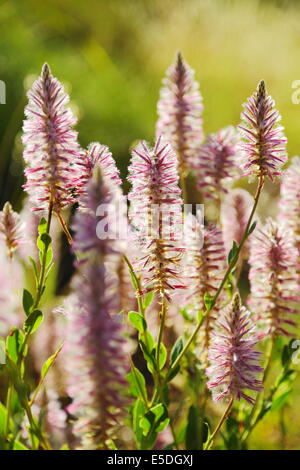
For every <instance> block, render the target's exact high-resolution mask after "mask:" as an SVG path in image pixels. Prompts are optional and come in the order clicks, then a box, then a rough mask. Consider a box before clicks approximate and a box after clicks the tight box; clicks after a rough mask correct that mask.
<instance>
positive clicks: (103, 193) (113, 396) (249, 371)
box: [0, 55, 300, 448]
mask: <svg viewBox="0 0 300 470" xmlns="http://www.w3.org/2000/svg"><path fill="white" fill-rule="evenodd" d="M28 97H29V104H28V106H27V107H26V120H25V122H24V127H23V143H24V160H25V163H26V169H25V175H26V183H25V185H24V189H25V191H26V192H27V193H28V195H29V199H30V203H31V208H32V210H33V211H40V212H41V213H43V212H45V213H46V212H47V211H48V210H49V206H51V208H52V210H53V211H54V213H55V214H56V215H57V216H58V217H59V219H60V220H62V216H61V213H62V211H63V210H64V209H65V208H66V207H68V206H70V205H72V204H74V203H76V204H77V208H76V215H75V216H74V221H73V224H72V231H73V232H74V242H73V251H74V253H75V255H76V258H77V261H76V270H77V273H76V275H75V276H74V279H73V281H72V284H71V290H72V292H71V294H70V299H69V301H68V303H67V307H66V309H65V312H66V316H67V320H68V327H67V332H66V359H67V367H66V369H67V377H68V380H67V381H68V384H67V391H68V395H69V397H71V399H72V404H71V405H70V406H69V407H68V413H70V414H71V415H72V416H73V417H76V418H77V421H76V426H75V431H76V434H77V435H79V436H80V437H81V440H82V445H83V446H84V447H85V448H86V447H96V448H97V447H99V445H104V444H103V443H105V442H106V441H107V440H108V439H109V438H110V436H112V435H113V432H114V430H115V428H116V426H117V425H118V423H119V419H120V416H121V415H122V410H124V408H125V407H126V397H125V389H126V382H125V379H124V377H125V374H126V371H127V369H128V364H129V359H128V354H129V349H128V347H127V346H126V341H125V339H124V331H123V330H124V326H123V322H122V318H121V316H120V315H119V314H120V312H124V311H126V312H128V310H129V309H130V308H133V307H130V305H134V303H135V298H134V295H132V296H130V295H128V292H129V290H130V288H129V287H128V286H129V285H130V281H129V278H128V273H127V272H126V269H124V266H125V265H124V258H123V255H124V254H126V255H127V256H128V257H129V258H130V259H131V260H132V263H133V266H134V268H135V269H136V271H137V272H138V274H139V276H140V279H141V289H140V291H139V292H138V295H144V294H147V293H148V292H151V291H153V292H154V293H156V295H157V301H158V305H160V304H162V305H163V306H164V308H165V309H166V310H168V309H169V308H170V306H174V305H175V307H176V302H178V304H180V306H182V304H185V305H191V306H192V308H193V309H194V311H195V312H196V311H197V312H198V311H199V310H202V311H205V309H206V302H205V298H206V297H207V295H209V297H210V298H211V299H214V298H215V302H214V305H213V308H212V309H211V310H209V312H208V315H207V316H206V318H205V322H204V325H203V326H202V336H201V335H200V336H201V338H202V339H201V341H200V343H201V344H200V346H201V348H202V349H203V352H204V353H205V360H204V361H203V362H204V364H205V365H204V367H205V369H206V374H207V376H208V384H207V386H208V388H209V389H211V390H212V391H213V397H214V398H215V399H216V400H220V399H223V398H224V397H225V398H227V399H240V398H244V399H245V400H246V401H247V402H249V403H253V402H254V399H253V396H251V393H250V395H248V394H247V393H246V392H245V391H246V390H250V392H251V391H252V392H253V391H260V390H261V388H262V382H261V379H260V373H261V372H262V368H261V366H260V365H259V357H260V353H258V352H257V351H255V345H256V344H257V343H258V341H259V340H261V339H263V338H265V337H268V336H271V335H272V336H277V335H292V334H293V327H294V326H295V325H296V322H295V316H296V315H297V314H298V310H297V308H296V306H297V302H299V295H298V294H297V291H298V290H299V289H298V286H299V280H300V272H299V266H300V262H299V261H300V208H299V207H300V206H299V198H300V160H299V159H298V158H295V159H294V160H293V162H292V164H291V166H290V167H289V169H288V170H287V171H286V172H285V173H284V175H283V180H282V186H281V200H280V214H279V216H278V220H277V221H276V220H271V219H268V220H267V221H266V222H265V225H263V224H261V223H260V222H259V224H258V228H256V230H255V233H253V234H251V235H250V236H249V237H248V238H247V239H246V240H244V238H245V230H247V223H248V221H249V218H250V216H251V215H253V211H252V208H253V206H254V203H255V201H256V202H257V197H256V199H255V200H254V198H253V197H252V196H251V195H250V194H249V193H248V192H247V191H246V190H245V189H240V188H234V189H233V188H232V184H233V183H235V182H236V181H237V180H238V179H239V178H240V177H241V176H244V175H252V177H253V178H257V179H258V181H259V184H260V187H262V185H263V183H264V181H265V179H266V178H269V179H271V180H273V178H274V177H275V176H278V175H280V174H281V167H282V165H283V164H284V163H285V162H286V161H287V153H286V138H285V136H284V134H283V128H282V127H281V126H280V125H279V121H280V116H279V113H278V111H277V110H276V109H275V107H274V101H273V100H272V98H271V97H270V96H269V95H268V93H267V91H266V87H265V84H264V82H263V81H261V82H260V83H259V85H258V88H257V90H256V91H255V92H254V93H253V95H252V96H251V97H250V98H249V99H248V100H247V102H246V103H245V105H244V111H243V112H242V115H241V118H242V123H241V124H240V125H239V126H238V127H237V128H234V127H232V126H228V127H226V128H224V129H221V130H219V131H217V132H216V133H214V134H210V135H208V136H207V137H206V138H205V137H204V132H203V128H202V117H201V115H202V111H203V104H202V97H201V93H200V90H199V85H198V84H197V82H196V81H195V79H194V72H193V71H192V70H191V69H190V67H189V66H188V64H187V63H186V62H185V61H184V60H183V58H182V57H181V55H178V57H177V60H176V62H175V64H174V65H173V66H172V67H171V68H170V69H169V70H168V72H167V78H166V79H165V81H164V85H163V88H162V90H161V96H160V100H159V103H158V115H159V119H158V122H157V127H156V134H157V139H156V142H155V145H154V147H150V146H149V145H148V144H147V143H146V142H142V143H140V144H139V145H138V146H137V147H136V148H135V149H134V150H133V152H132V160H131V164H130V166H129V176H128V180H129V182H130V183H131V190H130V193H129V201H130V210H129V215H128V216H129V221H130V227H131V233H130V238H129V240H127V243H126V242H125V241H122V242H121V241H119V240H116V239H115V238H114V236H113V234H112V236H110V237H109V236H108V237H107V238H106V239H105V240H104V239H101V238H99V237H97V223H98V222H99V217H98V216H97V208H98V207H99V206H100V205H101V204H117V203H118V201H120V200H121V199H122V197H123V196H122V189H121V183H122V182H121V179H120V176H119V171H118V169H117V166H116V163H115V161H114V159H113V157H112V154H111V153H110V151H109V149H108V147H106V146H104V145H100V144H98V143H92V144H90V145H89V147H88V149H87V150H82V149H81V148H80V146H79V144H78V140H77V134H76V132H75V131H74V130H73V126H74V124H75V123H76V119H75V117H74V116H73V114H72V112H71V110H70V109H69V108H68V107H67V103H68V96H67V94H66V93H65V91H64V90H63V87H62V85H61V84H60V83H59V82H58V80H57V79H56V78H54V77H53V76H52V74H51V72H50V70H49V67H48V66H47V65H45V66H44V67H43V70H42V73H41V76H40V77H39V78H38V79H37V80H36V82H35V83H34V85H33V86H32V89H31V90H30V92H29V94H28ZM188 172H192V173H193V175H194V177H195V179H196V183H197V186H198V189H199V193H200V194H201V196H202V200H203V201H206V200H207V199H210V200H213V201H217V202H218V205H219V207H220V208H221V210H220V214H221V215H220V217H219V219H220V220H217V221H214V223H213V224H208V225H206V226H205V227H202V226H201V225H199V223H197V221H196V220H195V218H194V216H191V218H190V221H189V224H190V229H189V230H188V232H187V234H186V238H185V239H184V241H182V240H179V237H178V236H177V231H178V227H179V225H180V223H181V219H182V204H183V202H188V201H186V200H185V201H183V200H182V197H181V193H182V187H181V188H180V185H181V186H183V185H184V179H185V177H186V175H187V173H188ZM153 207H155V208H156V210H155V211H153ZM166 208H167V209H168V210H167V211H166ZM166 214H167V216H166ZM124 217H125V216H124ZM166 217H167V219H168V220H167V222H168V232H166V231H165V230H164V228H165V224H166ZM217 218H218V217H217ZM124 223H125V220H124ZM112 225H113V224H112ZM154 225H155V230H150V231H149V227H152V226H154ZM195 233H196V235H197V236H196V237H195ZM0 234H1V236H2V238H3V239H4V241H5V243H6V246H7V251H8V255H9V257H10V258H12V256H13V253H14V251H15V250H16V249H17V248H18V247H19V245H20V244H22V243H24V234H23V229H22V220H21V218H20V216H19V215H18V214H17V213H15V212H14V211H13V209H12V207H11V205H10V204H9V203H7V204H6V205H5V206H4V208H3V211H2V212H1V213H0ZM197 238H198V239H199V243H198V242H197ZM202 238H203V240H204V243H203V244H202V243H201V244H200V240H201V239H202ZM233 241H234V242H235V243H236V244H237V245H239V244H240V243H243V247H242V249H241V250H240V258H239V262H238V265H237V273H238V274H239V273H240V272H241V270H242V263H243V260H245V259H248V258H249V264H250V274H249V279H250V284H251V294H250V297H249V299H248V300H247V303H248V308H249V309H250V311H251V313H250V311H248V310H247V309H246V307H244V306H242V305H241V300H240V296H239V294H238V293H235V294H234V296H233V299H232V300H230V298H229V297H228V296H227V294H225V293H224V292H219V289H218V288H219V286H220V283H221V282H222V279H223V277H224V274H225V272H226V267H227V265H226V253H227V254H228V252H229V251H230V249H231V247H232V243H233ZM244 242H245V243H244ZM200 245H201V246H200ZM178 292H181V294H180V296H179V297H180V302H179V300H178V295H177V294H178ZM219 294H220V295H219ZM214 296H216V297H214ZM183 299H184V300H183ZM0 302H1V298H0ZM177 314H178V315H180V313H179V309H178V313H177Z"/></svg>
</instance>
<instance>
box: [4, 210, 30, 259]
mask: <svg viewBox="0 0 300 470" xmlns="http://www.w3.org/2000/svg"><path fill="white" fill-rule="evenodd" d="M24 228H25V224H24V223H23V222H22V221H21V218H20V215H19V214H18V213H17V212H14V210H13V208H12V206H11V204H10V203H9V202H6V203H5V204H4V206H3V209H2V211H1V212H0V237H1V238H2V239H3V240H4V241H5V244H6V248H7V255H8V257H9V258H10V259H11V258H12V257H13V253H14V252H15V251H16V249H17V248H18V247H19V246H20V245H21V244H23V243H24V242H25V239H24Z"/></svg>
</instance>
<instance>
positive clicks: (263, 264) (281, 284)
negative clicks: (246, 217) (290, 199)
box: [249, 219, 300, 336]
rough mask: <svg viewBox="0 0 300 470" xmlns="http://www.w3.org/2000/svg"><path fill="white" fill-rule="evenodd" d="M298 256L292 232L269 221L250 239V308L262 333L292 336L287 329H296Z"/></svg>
mask: <svg viewBox="0 0 300 470" xmlns="http://www.w3.org/2000/svg"><path fill="white" fill-rule="evenodd" d="M297 257H298V251H297V248H296V247H295V245H294V240H293V236H292V233H291V232H289V231H287V230H285V229H284V227H283V226H281V225H279V224H277V223H275V222H273V221H272V220H271V219H268V220H267V223H266V226H265V227H264V229H263V230H261V231H259V232H258V234H253V237H252V238H251V246H250V259H249V263H250V273H249V279H250V283H251V295H250V300H249V306H250V307H251V310H252V311H253V313H254V314H255V315H256V317H257V320H258V324H259V326H261V327H263V333H264V334H273V335H280V334H282V335H286V336H291V333H290V332H289V331H288V330H286V327H287V326H290V327H295V326H296V322H295V321H294V319H292V318H291V317H293V316H295V315H296V314H298V313H299V310H298V309H297V308H296V305H297V303H299V300H300V299H299V294H298V277H297V273H296V268H297Z"/></svg>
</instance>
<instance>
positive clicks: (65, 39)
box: [0, 0, 300, 449]
mask: <svg viewBox="0 0 300 470" xmlns="http://www.w3.org/2000/svg"><path fill="white" fill-rule="evenodd" d="M0 28H1V29H0V31H1V33H0V80H3V81H4V82H5V84H6V104H1V105H0V116H1V118H0V188H1V201H0V207H2V205H3V203H4V202H5V201H6V200H8V199H9V200H10V201H11V202H12V203H13V204H14V206H15V207H16V208H18V207H20V205H21V199H22V191H21V189H20V188H21V184H22V182H23V163H22V146H21V140H20V135H21V133H20V130H21V126H22V120H23V109H24V105H25V103H26V89H27V88H28V87H29V86H30V84H31V83H32V81H33V79H34V78H35V77H36V76H37V75H38V74H39V73H40V70H41V67H42V65H43V63H44V62H45V61H47V62H48V63H49V65H50V67H51V69H52V72H53V74H54V75H55V76H57V77H58V78H59V80H61V81H62V82H63V83H64V85H65V87H66V89H67V90H68V92H69V93H70V94H71V104H72V106H73V108H74V109H75V110H76V113H77V115H78V118H79V123H78V126H77V130H78V131H79V140H80V143H81V145H82V146H86V145H87V144H88V143H89V142H92V141H99V142H101V143H103V144H107V145H108V146H109V147H110V148H111V150H112V151H113V154H114V157H115V158H116V160H117V161H118V164H119V167H120V169H121V171H122V176H123V178H125V176H126V168H127V164H128V160H129V150H130V147H131V145H132V144H133V143H134V142H135V141H136V140H139V139H147V140H150V141H151V140H152V139H153V135H154V126H155V120H156V102H157V99H158V95H159V87H160V83H161V79H162V77H163V76H164V74H165V70H166V69H167V67H168V66H169V65H170V63H171V62H172V61H173V59H174V57H175V53H176V51H178V50H180V51H182V53H183V55H184V57H185V58H186V60H187V61H188V62H189V64H190V65H191V66H192V67H193V68H194V69H195V70H196V78H197V80H199V82H200V86H201V91H202V94H203V98H204V106H205V110H204V115H203V118H204V130H205V132H206V133H208V132H212V131H216V130H217V129H218V128H220V127H222V126H225V125H228V124H237V123H238V122H239V115H240V111H241V104H242V103H243V102H244V101H245V99H246V98H247V97H248V96H249V95H250V94H251V93H252V92H253V90H254V89H255V87H256V84H257V82H258V81H259V80H260V79H261V78H264V79H265V81H266V83H267V87H268V89H269V91H270V93H271V95H272V96H273V97H274V99H275V100H276V104H277V107H278V109H279V110H280V113H281V114H282V118H283V125H284V126H285V128H286V134H287V137H288V150H289V155H290V156H293V155H295V154H297V153H298V152H299V149H300V132H299V128H300V104H299V105H297V104H294V103H293V102H292V93H293V92H294V91H295V90H293V89H292V83H293V82H294V81H295V80H297V79H300V69H299V60H298V58H299V47H300V2H298V1H289V2H287V1H285V2H284V1H281V2H279V1H271V0H269V1H257V0H248V1H247V0H239V1H238V0H237V1H225V0H86V1H75V0H73V1H71V0H43V1H41V0H15V1H13V0H10V1H5V0H1V2H0ZM125 189H126V183H125ZM276 192H278V185H275V186H273V187H272V188H270V187H269V192H268V196H266V197H267V199H265V205H266V206H268V202H269V200H270V199H271V200H272V198H273V196H274V198H275V196H276ZM275 204H276V203H275ZM264 210H266V209H265V208H264V207H263V205H261V207H260V211H261V212H263V211H264ZM299 389H300V388H299V385H298V389H297V390H296V392H295V394H294V397H293V400H292V402H291V403H293V406H287V407H285V408H284V413H285V414H286V424H287V430H286V431H285V430H284V429H283V428H282V427H281V428H280V423H282V416H281V415H278V414H277V413H273V414H270V416H269V417H268V419H267V420H266V422H265V423H264V424H262V425H260V426H259V427H258V428H257V431H256V432H255V434H254V436H253V439H252V442H251V447H252V448H257V449H259V448H262V449H268V448H282V447H284V446H285V447H286V448H294V449H295V448H300V438H299V436H300V409H299V405H298V403H299V400H298V396H299ZM280 429H281V430H280Z"/></svg>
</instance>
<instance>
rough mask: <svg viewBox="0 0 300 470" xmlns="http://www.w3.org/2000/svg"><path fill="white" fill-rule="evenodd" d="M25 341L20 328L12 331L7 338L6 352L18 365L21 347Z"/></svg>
mask: <svg viewBox="0 0 300 470" xmlns="http://www.w3.org/2000/svg"><path fill="white" fill-rule="evenodd" d="M23 341H24V334H23V333H22V331H21V330H19V329H18V328H13V329H12V330H10V332H9V334H8V336H7V338H6V352H7V355H8V356H9V358H10V359H11V360H12V361H13V362H14V363H17V361H18V358H19V354H20V351H21V347H22V344H23Z"/></svg>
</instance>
